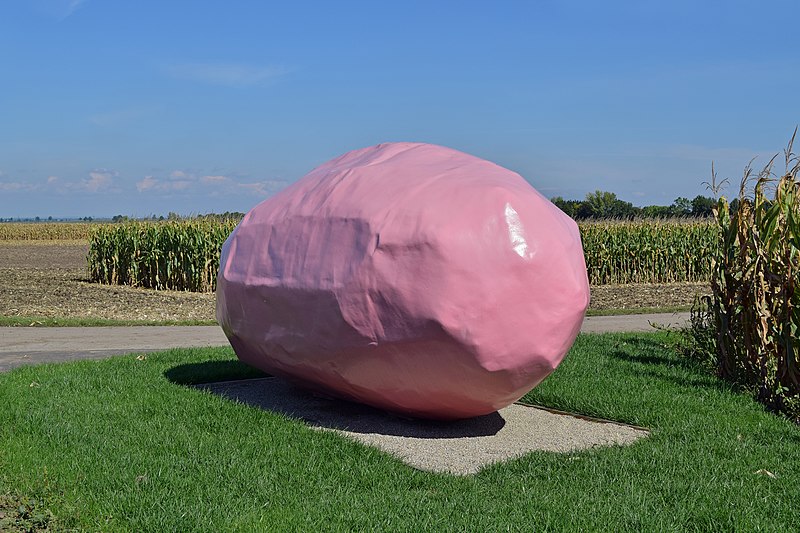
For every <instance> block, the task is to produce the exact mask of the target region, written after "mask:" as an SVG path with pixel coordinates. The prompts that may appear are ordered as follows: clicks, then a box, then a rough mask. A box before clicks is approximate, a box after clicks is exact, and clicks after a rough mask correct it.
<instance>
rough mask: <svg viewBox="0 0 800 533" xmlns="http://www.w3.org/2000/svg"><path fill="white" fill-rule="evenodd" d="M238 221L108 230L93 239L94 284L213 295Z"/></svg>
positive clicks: (101, 229) (111, 227)
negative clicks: (224, 249) (224, 246)
mask: <svg viewBox="0 0 800 533" xmlns="http://www.w3.org/2000/svg"><path fill="white" fill-rule="evenodd" d="M236 224H237V222H236V221H234V220H225V221H218V220H188V221H175V222H172V221H170V222H131V223H125V224H118V225H112V224H109V225H103V226H99V227H97V228H96V229H95V231H94V232H93V233H92V234H91V236H90V239H89V256H88V262H89V278H90V279H91V280H92V281H95V282H99V283H107V284H121V285H134V286H139V287H146V288H150V289H171V290H180V291H195V292H210V291H213V290H214V289H215V288H216V279H217V270H218V269H219V260H220V251H221V249H222V244H223V243H224V242H225V239H226V238H227V237H228V235H229V234H230V233H231V231H233V229H234V228H235V227H236Z"/></svg>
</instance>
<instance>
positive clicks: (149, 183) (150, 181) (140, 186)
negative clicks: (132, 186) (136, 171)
mask: <svg viewBox="0 0 800 533" xmlns="http://www.w3.org/2000/svg"><path fill="white" fill-rule="evenodd" d="M156 185H158V180H157V179H155V178H154V177H153V176H145V177H144V178H143V179H141V180H140V181H137V182H136V190H138V191H139V192H144V191H149V190H150V189H152V188H154V187H155V186H156Z"/></svg>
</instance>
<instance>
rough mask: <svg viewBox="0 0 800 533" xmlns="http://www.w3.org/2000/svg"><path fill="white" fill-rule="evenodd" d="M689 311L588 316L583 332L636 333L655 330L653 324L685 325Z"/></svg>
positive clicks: (582, 327)
mask: <svg viewBox="0 0 800 533" xmlns="http://www.w3.org/2000/svg"><path fill="white" fill-rule="evenodd" d="M688 321H689V313H649V314H644V315H615V316H587V317H586V318H584V319H583V325H581V333H634V332H640V331H655V330H654V328H653V324H657V325H659V326H667V327H683V326H685V325H686V323H687V322H688Z"/></svg>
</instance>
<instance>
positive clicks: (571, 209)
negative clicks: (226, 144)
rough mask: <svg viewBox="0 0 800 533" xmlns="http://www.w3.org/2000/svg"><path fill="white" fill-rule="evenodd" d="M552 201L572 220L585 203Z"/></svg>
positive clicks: (558, 197)
mask: <svg viewBox="0 0 800 533" xmlns="http://www.w3.org/2000/svg"><path fill="white" fill-rule="evenodd" d="M550 201H551V202H553V204H554V205H555V206H556V207H557V208H559V209H561V210H562V211H563V212H564V213H566V214H567V215H569V216H571V217H572V218H577V215H578V209H579V208H580V206H581V204H582V203H583V202H581V201H580V200H564V198H562V197H561V196H555V197H553V198H550ZM239 215H240V213H227V212H226V213H224V214H223V215H222V216H223V217H229V218H242V217H243V216H244V213H241V216H239Z"/></svg>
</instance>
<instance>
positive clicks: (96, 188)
mask: <svg viewBox="0 0 800 533" xmlns="http://www.w3.org/2000/svg"><path fill="white" fill-rule="evenodd" d="M115 177H117V172H115V171H113V170H107V169H104V168H102V169H97V170H93V171H91V172H89V177H88V178H86V179H84V180H81V182H80V188H83V189H85V190H87V191H89V192H100V191H104V190H108V189H110V188H111V186H112V184H113V183H114V178H115Z"/></svg>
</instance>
